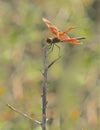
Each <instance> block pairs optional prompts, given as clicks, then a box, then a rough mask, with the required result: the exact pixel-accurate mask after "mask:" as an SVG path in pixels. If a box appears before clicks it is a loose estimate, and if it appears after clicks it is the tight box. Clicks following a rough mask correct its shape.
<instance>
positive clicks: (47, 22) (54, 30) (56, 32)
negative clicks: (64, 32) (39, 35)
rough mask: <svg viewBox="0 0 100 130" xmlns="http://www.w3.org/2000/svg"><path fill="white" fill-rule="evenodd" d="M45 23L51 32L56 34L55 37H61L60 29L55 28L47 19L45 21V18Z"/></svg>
mask: <svg viewBox="0 0 100 130" xmlns="http://www.w3.org/2000/svg"><path fill="white" fill-rule="evenodd" d="M43 21H44V23H45V24H46V25H47V27H48V28H49V29H50V31H51V32H52V33H53V34H54V35H56V36H58V35H59V32H60V31H59V29H58V28H57V27H55V26H54V25H53V24H52V23H51V22H50V21H49V20H47V19H45V18H43Z"/></svg>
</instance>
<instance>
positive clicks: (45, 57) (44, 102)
mask: <svg viewBox="0 0 100 130" xmlns="http://www.w3.org/2000/svg"><path fill="white" fill-rule="evenodd" d="M43 53H44V54H43V63H44V73H43V76H44V83H43V92H42V130H46V107H47V99H46V98H47V97H46V94H47V71H48V69H47V46H45V47H44V48H43Z"/></svg>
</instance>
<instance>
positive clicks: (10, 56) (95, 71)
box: [0, 0, 100, 130]
mask: <svg viewBox="0 0 100 130" xmlns="http://www.w3.org/2000/svg"><path fill="white" fill-rule="evenodd" d="M99 5H100V1H99V0H58V1H57V0H0V130H18V129H21V130H41V127H40V126H38V125H36V124H34V123H32V122H30V121H29V120H27V119H25V118H24V117H22V116H20V115H18V114H17V113H15V112H14V111H12V110H10V109H9V108H8V107H7V106H6V104H7V103H9V104H11V105H13V106H14V107H15V108H17V109H18V110H21V111H22V112H25V113H27V114H28V115H30V116H31V117H32V118H33V119H37V120H41V93H42V86H43V76H42V74H41V71H42V70H43V46H44V45H45V44H47V43H46V38H47V37H49V36H52V34H51V33H50V32H49V30H48V28H47V27H46V26H45V24H44V23H43V21H42V18H43V17H44V18H47V19H48V20H50V21H51V22H52V23H53V24H54V25H56V26H57V27H58V28H59V29H61V30H62V31H65V30H67V29H68V28H69V27H70V26H73V25H75V26H76V29H75V30H73V31H71V32H70V33H69V36H71V37H80V36H85V37H86V39H85V40H83V41H82V42H83V44H80V45H71V44H69V43H59V46H60V55H61V56H62V58H61V59H60V60H59V61H57V62H56V63H55V64H54V65H53V66H52V67H51V68H50V69H49V72H48V94H47V98H48V107H47V118H48V120H49V121H48V125H47V128H48V130H99V128H100V127H99V121H100V116H99V113H100V25H99V23H100V21H99V20H100V16H99V13H100V7H99ZM57 56H58V48H56V47H55V48H54V50H53V52H52V53H50V54H49V55H48V64H49V63H51V62H52V61H53V60H54V59H55V58H57Z"/></svg>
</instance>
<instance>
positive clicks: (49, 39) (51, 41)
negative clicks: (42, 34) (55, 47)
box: [47, 37, 60, 44]
mask: <svg viewBox="0 0 100 130" xmlns="http://www.w3.org/2000/svg"><path fill="white" fill-rule="evenodd" d="M58 42H60V39H58V38H57V37H54V38H47V43H49V44H54V43H58Z"/></svg>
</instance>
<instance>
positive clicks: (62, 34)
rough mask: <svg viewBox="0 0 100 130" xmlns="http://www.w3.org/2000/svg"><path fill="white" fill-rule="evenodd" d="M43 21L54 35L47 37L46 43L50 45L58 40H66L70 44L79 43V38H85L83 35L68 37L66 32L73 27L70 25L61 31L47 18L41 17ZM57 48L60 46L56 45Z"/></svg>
mask: <svg viewBox="0 0 100 130" xmlns="http://www.w3.org/2000/svg"><path fill="white" fill-rule="evenodd" d="M43 22H44V23H45V24H46V25H47V27H48V28H49V29H50V31H51V32H52V33H53V34H54V35H55V37H53V38H47V43H49V44H50V48H51V45H53V47H54V45H56V43H58V42H68V43H72V44H80V40H82V39H85V37H78V38H70V37H69V36H68V35H67V33H68V32H70V31H71V30H73V29H74V28H75V27H70V28H69V29H68V30H66V31H64V32H62V31H60V30H59V29H58V28H57V27H55V26H54V25H53V24H52V23H51V22H50V21H49V20H47V19H45V18H43ZM56 46H57V47H58V48H59V49H60V47H59V46H58V45H56Z"/></svg>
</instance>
